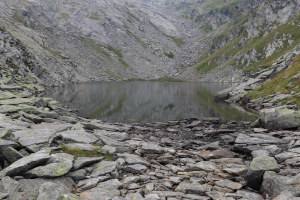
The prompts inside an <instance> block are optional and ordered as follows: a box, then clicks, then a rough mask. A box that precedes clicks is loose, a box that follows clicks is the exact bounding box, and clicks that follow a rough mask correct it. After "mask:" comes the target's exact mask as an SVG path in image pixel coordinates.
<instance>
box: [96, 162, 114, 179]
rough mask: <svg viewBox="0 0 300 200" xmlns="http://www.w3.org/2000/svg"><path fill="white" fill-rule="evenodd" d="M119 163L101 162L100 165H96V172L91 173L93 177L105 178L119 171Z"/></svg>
mask: <svg viewBox="0 0 300 200" xmlns="http://www.w3.org/2000/svg"><path fill="white" fill-rule="evenodd" d="M117 165H118V163H117V162H114V161H105V160H104V161H101V162H100V163H98V164H95V166H94V170H93V172H92V173H91V177H97V176H104V175H106V174H110V173H112V172H113V171H115V170H116V169H117Z"/></svg>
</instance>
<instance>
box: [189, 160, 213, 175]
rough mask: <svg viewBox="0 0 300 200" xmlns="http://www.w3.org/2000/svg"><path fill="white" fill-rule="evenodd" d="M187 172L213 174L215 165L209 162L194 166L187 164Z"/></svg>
mask: <svg viewBox="0 0 300 200" xmlns="http://www.w3.org/2000/svg"><path fill="white" fill-rule="evenodd" d="M187 167H188V171H206V172H213V171H215V170H216V169H217V166H216V164H215V163H213V162H210V161H201V162H198V163H196V164H191V163H188V164H187Z"/></svg>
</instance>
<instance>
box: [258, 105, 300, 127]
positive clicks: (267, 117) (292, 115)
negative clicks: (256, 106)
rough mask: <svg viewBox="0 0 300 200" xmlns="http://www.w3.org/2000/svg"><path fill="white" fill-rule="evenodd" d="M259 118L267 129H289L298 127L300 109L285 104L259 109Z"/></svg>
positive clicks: (299, 124) (299, 123)
mask: <svg viewBox="0 0 300 200" xmlns="http://www.w3.org/2000/svg"><path fill="white" fill-rule="evenodd" d="M260 120H261V122H262V124H263V125H264V126H265V127H266V128H268V129H289V128H297V127H300V111H295V110H292V109H289V108H287V107H286V106H281V107H276V108H271V109H265V110H261V112H260Z"/></svg>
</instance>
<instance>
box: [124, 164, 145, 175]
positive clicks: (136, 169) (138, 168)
mask: <svg viewBox="0 0 300 200" xmlns="http://www.w3.org/2000/svg"><path fill="white" fill-rule="evenodd" d="M124 170H125V171H127V172H130V173H133V174H141V173H143V172H145V171H146V170H147V167H146V166H145V165H141V164H135V165H128V166H127V167H125V169H124Z"/></svg>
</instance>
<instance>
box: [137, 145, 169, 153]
mask: <svg viewBox="0 0 300 200" xmlns="http://www.w3.org/2000/svg"><path fill="white" fill-rule="evenodd" d="M164 152H165V150H164V148H163V147H161V146H159V145H157V144H153V143H143V145H142V146H141V153H142V154H161V153H164Z"/></svg>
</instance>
